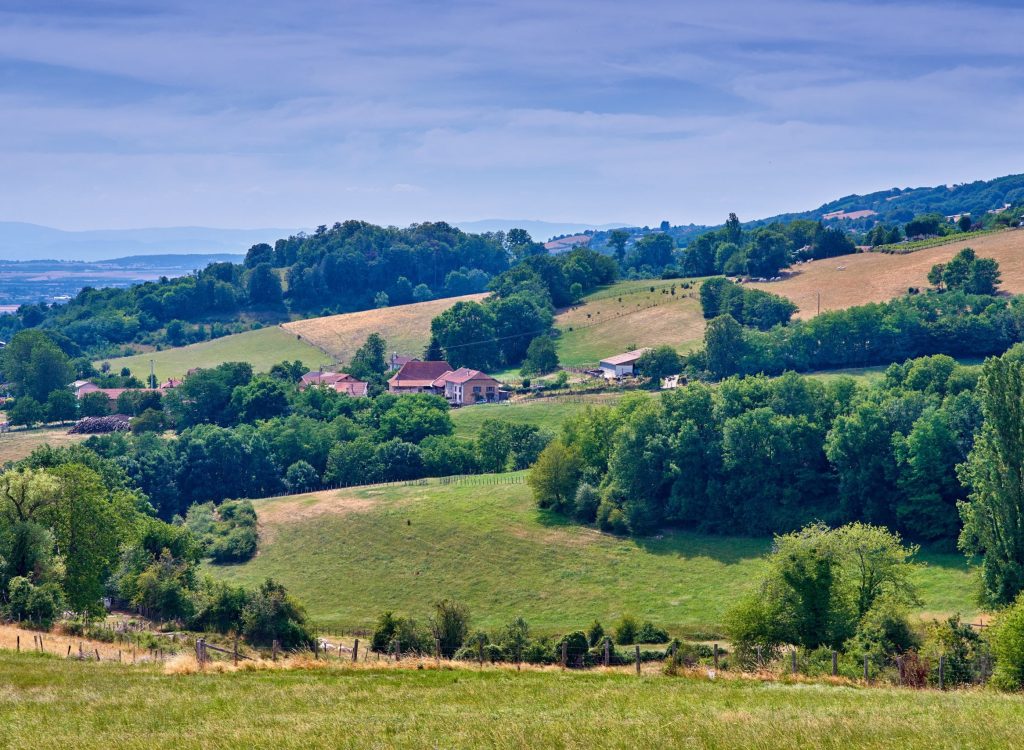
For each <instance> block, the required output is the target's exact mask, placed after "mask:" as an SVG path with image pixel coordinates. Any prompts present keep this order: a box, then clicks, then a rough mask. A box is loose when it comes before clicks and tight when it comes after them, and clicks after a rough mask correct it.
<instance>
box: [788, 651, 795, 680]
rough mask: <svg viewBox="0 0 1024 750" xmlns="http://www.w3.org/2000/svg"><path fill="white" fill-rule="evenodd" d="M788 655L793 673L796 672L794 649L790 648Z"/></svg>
mask: <svg viewBox="0 0 1024 750" xmlns="http://www.w3.org/2000/svg"><path fill="white" fill-rule="evenodd" d="M789 655H790V660H791V661H792V668H793V674H796V649H795V648H794V649H790V652H789Z"/></svg>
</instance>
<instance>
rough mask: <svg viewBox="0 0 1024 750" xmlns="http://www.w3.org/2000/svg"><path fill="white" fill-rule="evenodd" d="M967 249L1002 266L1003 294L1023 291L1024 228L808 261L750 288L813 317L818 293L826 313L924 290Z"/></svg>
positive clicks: (803, 316) (806, 315)
mask: <svg viewBox="0 0 1024 750" xmlns="http://www.w3.org/2000/svg"><path fill="white" fill-rule="evenodd" d="M967 246H969V247H973V248H974V250H975V251H976V252H977V253H978V255H980V256H983V257H986V258H995V259H996V260H997V261H998V262H999V270H1000V271H1001V272H1002V287H1001V288H1002V289H1003V291H1006V292H1009V293H1011V294H1021V293H1024V230H1020V229H1009V230H1006V231H1005V232H999V233H996V234H989V235H985V236H983V237H972V238H971V239H969V240H951V241H950V242H948V243H946V244H944V245H937V246H936V247H930V248H927V249H925V250H918V251H917V252H913V253H907V254H906V255H887V254H884V253H859V254H856V255H844V256H840V257H838V258H826V259H823V260H815V261H810V262H809V263H804V264H801V265H798V266H793V267H792V268H791V269H789V275H788V276H787V277H786V278H785V279H784V280H782V281H776V282H770V283H763V284H751V286H754V287H757V288H759V289H764V290H766V291H769V292H773V293H775V294H779V295H782V296H783V297H788V298H789V299H791V300H792V301H793V302H795V303H796V304H797V305H799V307H800V311H799V312H798V313H797V315H798V316H799V317H802V318H809V317H812V316H813V315H814V314H815V312H816V310H817V295H818V293H819V292H820V294H821V309H822V311H825V310H840V309H843V308H847V307H853V306H854V305H863V304H865V303H867V302H884V301H886V300H889V299H892V298H893V297H898V296H900V295H902V294H906V293H907V289H908V287H926V286H928V279H927V276H928V271H929V270H930V269H931V267H932V266H933V265H935V264H936V263H944V262H946V261H948V260H949V259H950V258H952V257H953V256H954V255H956V253H957V252H959V251H960V250H962V249H963V248H964V247H967Z"/></svg>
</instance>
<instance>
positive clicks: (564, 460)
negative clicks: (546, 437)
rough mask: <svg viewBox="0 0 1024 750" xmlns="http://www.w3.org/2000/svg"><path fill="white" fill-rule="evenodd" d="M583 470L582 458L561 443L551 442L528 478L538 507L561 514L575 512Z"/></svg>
mask: <svg viewBox="0 0 1024 750" xmlns="http://www.w3.org/2000/svg"><path fill="white" fill-rule="evenodd" d="M580 469H581V464H580V459H579V456H578V455H577V454H576V452H575V451H573V450H572V449H570V448H568V447H566V445H565V444H564V443H563V442H562V441H561V440H553V441H552V442H550V443H548V445H547V447H546V448H544V450H543V451H541V453H540V456H538V457H537V462H536V463H535V464H534V465H533V468H532V469H531V470H530V475H529V477H528V478H527V482H528V483H529V485H530V488H531V489H532V490H533V495H534V498H536V501H537V505H538V507H541V508H550V509H551V510H554V511H558V512H561V513H565V512H572V511H573V510H574V505H573V503H574V501H575V497H576V488H577V487H578V486H579V481H580Z"/></svg>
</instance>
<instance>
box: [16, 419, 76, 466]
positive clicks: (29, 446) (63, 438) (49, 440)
mask: <svg viewBox="0 0 1024 750" xmlns="http://www.w3.org/2000/svg"><path fill="white" fill-rule="evenodd" d="M68 429H69V426H65V427H38V428H36V429H34V430H25V429H17V430H13V431H11V432H4V433H0V466H3V465H4V464H5V463H7V462H8V461H18V460H20V459H22V458H25V457H26V456H27V455H28V454H30V453H31V452H32V451H34V450H35V449H36V448H38V447H39V446H41V445H53V446H60V445H69V444H71V443H77V442H79V441H82V440H85V439H86V438H87V437H89V436H88V435H68Z"/></svg>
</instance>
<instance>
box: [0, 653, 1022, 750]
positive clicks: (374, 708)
mask: <svg viewBox="0 0 1024 750" xmlns="http://www.w3.org/2000/svg"><path fill="white" fill-rule="evenodd" d="M423 666H424V668H423V669H416V668H411V669H387V668H368V669H359V668H351V667H350V668H344V667H333V668H323V667H321V668H319V669H298V670H265V671H238V672H227V673H216V672H211V673H205V674H167V673H165V672H164V671H163V670H161V669H160V668H159V667H157V666H153V665H147V666H136V667H132V666H126V665H119V664H116V663H108V662H103V663H98V664H97V663H96V662H78V661H67V660H64V659H60V658H56V657H47V656H34V655H26V654H21V655H15V654H12V653H9V652H7V653H0V684H2V685H3V686H4V687H3V690H0V724H2V726H3V727H4V734H3V740H2V744H3V746H4V747H5V748H10V749H11V750H27V749H28V748H31V749H32V750H51V749H53V750H57V749H61V750H63V748H68V747H74V748H76V750H92V748H97V749H98V748H110V747H117V748H140V749H141V748H152V747H174V748H178V749H180V750H190V749H191V748H196V749H197V750H198V749H199V748H211V747H215V748H223V749H225V750H227V749H231V748H240V749H241V748H246V749H247V748H252V747H274V748H279V749H280V750H287V749H290V748H320V747H324V748H328V747H329V748H336V747H345V748H382V747H388V748H422V747H444V748H481V747H488V748H509V749H510V750H521V748H535V747H536V748H539V747H558V748H636V747H697V748H735V747H756V748H761V749H762V750H774V749H775V748H786V749H787V750H788V749H789V748H794V747H801V748H815V749H816V750H847V749H848V748H853V747H856V748H871V749H874V750H886V749H888V748H900V749H901V750H916V749H918V748H921V749H922V750H924V749H926V748H927V749H928V750H932V749H934V748H945V749H950V750H952V749H953V748H964V747H978V748H981V747H984V748H1012V747H1019V742H1020V716H1021V711H1022V710H1024V702H1022V698H1021V697H1020V696H1016V695H1000V694H996V693H987V692H980V691H957V692H948V693H940V692H938V691H930V690H926V691H915V690H909V689H897V688H862V687H858V686H854V685H828V684H821V683H803V682H797V683H785V682H783V683H778V682H762V681H758V680H754V679H728V678H720V679H716V680H709V679H708V678H707V676H706V675H700V676H690V677H667V676H662V675H660V674H657V673H645V674H644V675H643V676H641V677H637V676H635V675H633V674H629V673H628V672H623V671H619V670H613V671H609V672H602V671H600V670H598V671H593V672H587V673H577V672H572V671H568V672H561V671H558V670H556V669H551V670H542V671H541V670H524V671H522V672H516V671H515V670H509V669H482V670H478V669H473V668H451V669H449V668H446V669H440V670H439V669H435V668H433V666H432V664H431V663H430V662H427V663H425V664H423Z"/></svg>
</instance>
